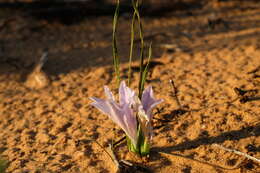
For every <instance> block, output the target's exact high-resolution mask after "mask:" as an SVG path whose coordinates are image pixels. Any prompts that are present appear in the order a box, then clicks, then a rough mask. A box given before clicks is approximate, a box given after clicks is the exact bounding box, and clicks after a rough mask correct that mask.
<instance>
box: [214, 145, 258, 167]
mask: <svg viewBox="0 0 260 173" xmlns="http://www.w3.org/2000/svg"><path fill="white" fill-rule="evenodd" d="M213 145H214V146H216V147H218V148H220V149H223V150H225V151H228V152H232V153H235V154H237V155H240V156H244V157H246V158H248V159H250V160H253V161H256V162H258V163H260V159H257V158H255V157H253V156H250V155H248V154H246V153H243V152H241V151H237V150H234V149H230V148H226V147H224V146H222V145H219V144H213Z"/></svg>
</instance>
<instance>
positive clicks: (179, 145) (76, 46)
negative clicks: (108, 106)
mask: <svg viewBox="0 0 260 173" xmlns="http://www.w3.org/2000/svg"><path fill="white" fill-rule="evenodd" d="M1 10H2V9H1ZM41 10H42V11H41ZM27 12H28V11H27V10H24V9H12V8H11V9H10V8H7V9H3V10H2V11H1V12H0V17H1V18H0V28H1V29H0V42H1V44H0V46H1V51H0V117H1V118H0V129H1V131H0V155H1V157H2V158H5V159H6V160H8V161H9V165H8V168H7V170H6V172H7V173H59V172H60V173H61V172H62V173H79V172H80V173H85V172H86V173H96V172H100V173H110V172H112V173H113V172H116V167H115V164H114V163H113V162H112V160H111V159H110V157H109V156H108V155H107V153H106V152H104V149H103V148H106V147H108V145H109V144H110V143H111V142H112V139H114V140H118V139H120V138H121V137H123V131H122V130H120V129H119V127H118V126H116V125H115V124H114V123H113V122H112V121H111V120H110V119H109V118H108V117H107V116H106V115H104V114H102V113H101V112H99V111H98V110H97V109H95V108H94V107H92V106H90V103H91V101H90V100H89V97H91V96H95V97H99V98H104V97H105V95H104V91H103V86H104V85H107V86H108V87H109V88H111V89H112V91H113V93H114V94H116V96H117V89H116V80H115V76H114V68H113V66H112V48H111V39H112V38H111V37H112V36H111V33H112V15H113V14H112V13H111V14H102V13H101V14H99V15H98V16H94V15H93V14H88V13H86V14H85V13H83V14H82V16H80V17H76V16H73V15H67V16H66V17H64V16H58V15H57V14H58V13H57V14H56V13H55V14H53V13H51V12H50V14H49V11H47V12H46V11H44V10H43V9H39V10H38V11H37V10H31V11H30V13H27ZM156 12H158V11H156ZM48 14H49V15H50V16H48ZM150 14H152V13H151V12H150V13H149V12H147V13H143V14H142V15H143V24H144V31H145V34H144V35H145V38H144V39H145V41H146V42H147V43H149V42H151V41H152V42H153V47H154V49H153V59H152V62H151V65H150V72H149V74H148V80H147V84H146V86H148V85H151V86H153V89H154V94H155V97H156V98H162V99H164V103H163V104H160V105H159V106H158V110H154V119H153V127H154V137H153V144H152V150H151V153H150V157H149V158H139V157H137V156H135V155H133V154H132V153H130V152H128V150H127V147H126V143H125V142H123V143H122V144H120V145H119V146H118V147H117V148H116V149H115V154H116V156H117V158H118V159H119V160H120V159H124V160H127V161H129V162H131V163H135V164H136V165H138V166H139V167H138V166H136V167H135V168H133V167H132V168H129V170H128V171H129V172H144V171H145V170H146V171H148V170H149V171H150V172H155V173H157V172H159V173H170V172H172V173H179V172H180V173H244V172H245V173H247V172H249V173H250V172H255V173H256V172H260V166H259V163H257V162H255V161H251V160H248V159H246V158H245V157H243V156H239V155H236V154H234V153H231V152H227V151H225V150H223V149H221V148H218V147H216V145H214V144H220V145H222V146H225V147H228V148H232V149H235V150H238V151H241V152H244V153H247V154H249V155H251V156H253V157H255V158H258V159H260V3H259V1H247V3H245V2H244V1H218V2H215V1H212V2H211V3H209V2H208V3H206V4H203V6H202V5H200V4H199V5H197V6H196V5H194V8H188V7H187V8H182V9H180V10H174V11H172V12H168V13H165V14H164V13H159V12H158V13H153V14H154V15H153V16H151V15H150ZM129 15H130V13H128V12H126V13H123V14H122V17H121V18H120V20H119V28H118V43H119V54H120V57H121V60H120V61H121V66H120V70H121V77H122V79H127V69H128V64H127V61H128V56H129V37H130V31H129V26H130V22H131V18H130V17H129ZM70 20H71V21H70ZM64 21H66V22H64ZM68 21H70V22H68ZM135 43H136V44H138V43H139V39H138V38H136V40H135ZM46 49H48V52H49V54H48V60H47V61H46V63H45V64H44V66H43V69H42V71H41V73H44V74H41V75H43V76H44V77H42V76H40V77H39V76H38V77H37V76H36V77H35V76H33V77H32V73H33V69H34V68H35V66H36V65H37V63H39V58H40V57H41V56H42V53H43V52H44V51H45V50H46ZM136 49H137V50H138V47H137V46H136ZM134 56H135V58H134V62H133V64H132V68H133V72H132V83H131V86H130V87H131V88H133V89H135V90H136V92H137V85H138V78H139V73H138V58H137V54H136V53H135V54H134ZM33 75H37V74H33ZM42 78H44V79H42ZM41 79H42V80H46V83H44V84H42V83H37V81H36V82H35V81H33V80H41ZM28 80H32V81H28ZM169 80H173V81H174V83H175V86H176V88H177V89H178V99H179V102H180V105H178V104H177V102H176V99H175V98H174V97H173V96H172V87H171V84H170V83H169ZM30 83H33V84H30ZM38 84H39V86H38ZM32 85H33V86H32ZM35 86H36V87H35ZM235 88H236V89H235ZM99 144H100V145H101V146H102V147H103V148H102V147H101V146H100V145H99ZM141 166H142V167H145V168H146V169H144V168H143V169H141Z"/></svg>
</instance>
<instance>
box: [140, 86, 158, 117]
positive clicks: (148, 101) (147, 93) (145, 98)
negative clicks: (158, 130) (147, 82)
mask: <svg viewBox="0 0 260 173" xmlns="http://www.w3.org/2000/svg"><path fill="white" fill-rule="evenodd" d="M162 102H163V99H155V98H154V96H153V89H152V87H151V86H149V87H148V88H146V89H145V90H144V91H143V94H142V105H143V109H144V111H145V113H146V115H147V116H148V118H149V120H151V118H152V117H151V112H152V109H153V108H154V107H155V106H156V105H157V104H160V103H162Z"/></svg>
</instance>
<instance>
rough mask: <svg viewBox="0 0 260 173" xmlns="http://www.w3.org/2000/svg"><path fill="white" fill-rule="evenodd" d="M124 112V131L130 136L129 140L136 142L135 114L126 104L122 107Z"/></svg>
mask: <svg viewBox="0 0 260 173" xmlns="http://www.w3.org/2000/svg"><path fill="white" fill-rule="evenodd" d="M123 112H124V116H123V117H124V122H125V125H126V129H124V131H125V132H126V134H127V136H128V137H130V139H131V141H133V143H134V144H137V120H136V116H135V115H134V112H133V110H132V109H131V108H129V107H128V106H127V105H125V106H124V107H123Z"/></svg>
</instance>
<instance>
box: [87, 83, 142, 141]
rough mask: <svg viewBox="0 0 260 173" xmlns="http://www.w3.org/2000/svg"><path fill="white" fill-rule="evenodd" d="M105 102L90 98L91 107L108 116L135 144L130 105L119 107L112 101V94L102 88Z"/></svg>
mask: <svg viewBox="0 0 260 173" xmlns="http://www.w3.org/2000/svg"><path fill="white" fill-rule="evenodd" d="M104 89H105V93H106V96H107V100H103V99H99V98H96V97H91V98H90V99H91V100H92V101H93V102H92V103H91V105H92V106H94V107H96V108H97V109H98V110H100V111H101V112H102V113H104V114H106V115H108V117H109V118H110V119H112V120H113V121H114V122H115V123H116V124H117V125H118V126H119V127H121V128H122V129H123V130H124V132H125V133H126V135H127V136H128V137H129V138H130V139H131V141H133V143H134V144H136V143H137V120H136V117H135V115H134V113H133V110H132V109H131V107H130V106H131V105H130V104H127V103H125V104H124V105H119V104H117V103H116V102H115V101H114V97H113V94H112V93H111V92H110V90H109V89H108V88H107V87H104Z"/></svg>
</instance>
